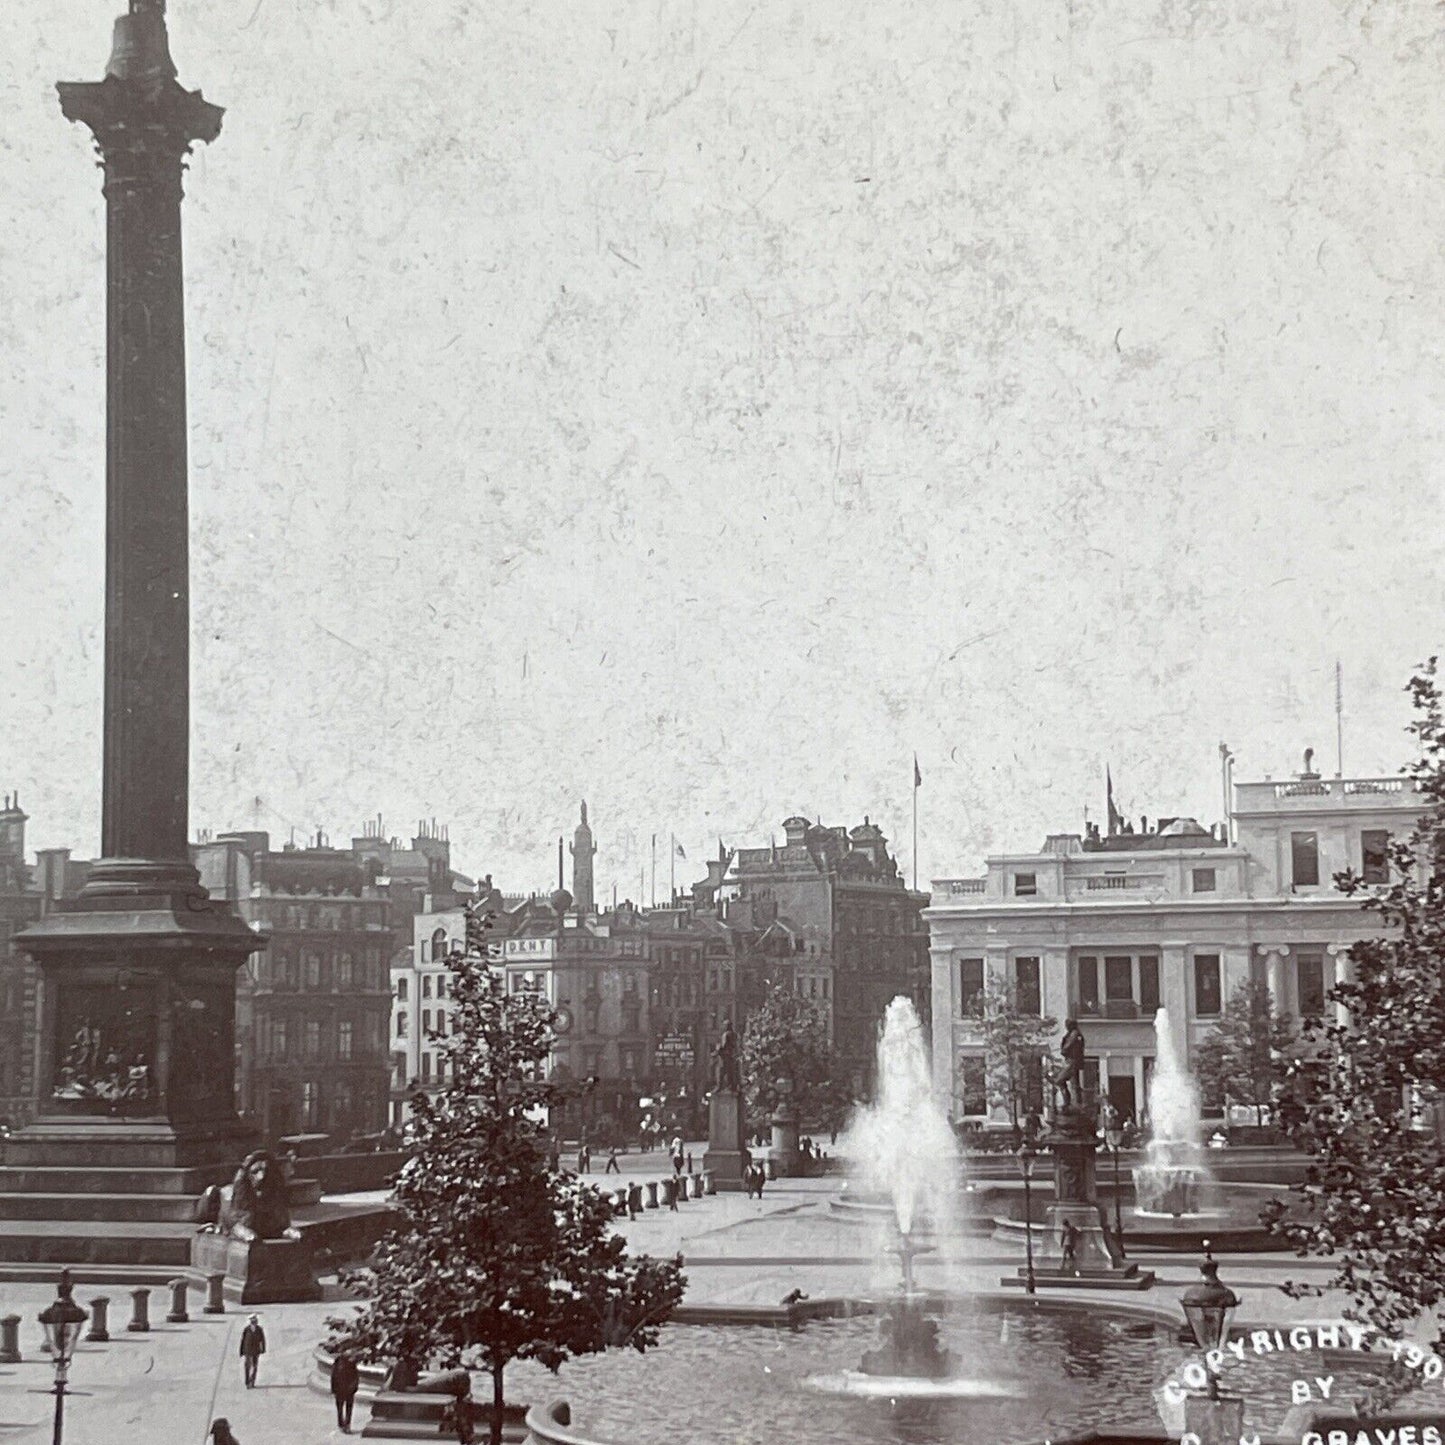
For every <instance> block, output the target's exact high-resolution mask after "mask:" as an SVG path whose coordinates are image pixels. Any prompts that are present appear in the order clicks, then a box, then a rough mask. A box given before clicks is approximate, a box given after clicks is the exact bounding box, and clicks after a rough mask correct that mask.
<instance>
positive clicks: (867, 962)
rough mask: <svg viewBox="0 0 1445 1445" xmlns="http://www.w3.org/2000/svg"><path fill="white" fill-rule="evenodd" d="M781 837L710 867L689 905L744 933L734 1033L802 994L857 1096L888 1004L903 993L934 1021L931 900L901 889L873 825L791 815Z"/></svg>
mask: <svg viewBox="0 0 1445 1445" xmlns="http://www.w3.org/2000/svg"><path fill="white" fill-rule="evenodd" d="M783 840H784V841H783V842H782V844H781V845H779V844H778V843H776V842H773V843H769V844H768V846H767V847H763V848H739V849H737V850H736V851H734V852H733V853H732V854H731V855H730V856H728V857H727V858H726V860H721V859H720V860H719V862H718V863H717V864H710V865H709V876H708V878H707V879H706V880H705V881H704V882H702V883H700V884H698V885H696V886H695V887H694V889H693V896H694V900H695V902H696V905H697V907H698V908H699V910H700V911H701V910H704V909H706V908H708V907H711V908H713V909H714V911H715V912H716V914H717V916H718V917H719V918H720V919H721V920H722V921H723V922H725V923H726V924H727V925H728V926H729V927H730V928H731V929H733V930H735V931H736V932H737V933H738V935H739V944H738V947H737V950H736V951H737V954H738V960H737V969H738V977H737V989H736V1000H735V1005H736V1011H737V1012H736V1023H737V1025H738V1027H739V1028H741V1027H742V1026H743V1024H744V1023H745V1022H746V1019H747V1016H748V1014H749V1013H750V1012H751V1011H752V1010H753V1009H755V1008H756V1007H757V1006H758V1005H759V1004H760V1003H761V1001H762V999H763V998H764V997H765V996H766V994H767V992H768V990H769V989H770V988H771V987H773V986H774V985H782V986H783V987H787V988H793V989H795V990H797V991H798V992H800V993H802V994H804V995H805V996H806V997H808V998H809V999H812V1000H814V1001H815V1002H817V1004H818V1005H819V1007H820V1008H821V1009H822V1010H823V1012H824V1014H825V1016H826V1017H827V1019H828V1023H829V1029H830V1032H831V1037H832V1041H833V1047H834V1049H835V1051H836V1054H837V1056H838V1058H839V1061H840V1063H841V1064H842V1066H843V1068H844V1070H845V1071H846V1076H847V1077H848V1079H849V1081H850V1082H851V1084H852V1087H853V1088H854V1090H855V1091H857V1092H859V1093H861V1092H863V1091H865V1090H867V1089H868V1088H869V1087H870V1085H871V1082H872V1075H873V1067H874V1051H875V1048H876V1045H877V1038H878V1025H879V1023H880V1022H881V1020H882V1018H883V1012H884V1010H885V1009H886V1008H887V1006H888V1004H889V1003H890V1002H891V1000H892V999H893V998H894V997H896V996H897V995H898V994H905V995H907V996H909V997H911V998H912V999H913V1000H914V1002H915V1004H916V1005H917V1006H918V1007H919V1009H920V1012H922V1013H923V1014H924V1015H925V1016H926V1015H927V1011H928V1008H929V1006H930V999H929V990H928V986H927V977H928V974H927V956H928V955H927V934H926V932H925V929H924V926H923V923H922V911H923V908H924V905H925V904H926V903H927V901H928V899H927V895H926V894H923V893H915V892H913V891H911V890H909V889H908V888H907V887H906V886H905V884H904V880H903V876H902V874H901V873H900V872H899V869H898V864H897V863H896V861H895V860H894V858H893V856H892V855H891V853H890V852H889V850H888V840H887V838H886V837H885V836H884V835H883V832H882V830H881V829H880V828H879V827H878V826H877V824H876V823H873V822H871V821H869V819H867V818H864V820H863V822H862V823H860V824H859V825H858V826H857V827H855V828H853V829H851V830H849V829H847V828H843V827H825V826H824V825H823V824H822V823H810V822H809V821H808V820H807V819H806V818H802V817H791V818H788V819H786V820H785V821H784V823H783Z"/></svg>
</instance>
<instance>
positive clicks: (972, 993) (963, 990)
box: [958, 958, 983, 1018]
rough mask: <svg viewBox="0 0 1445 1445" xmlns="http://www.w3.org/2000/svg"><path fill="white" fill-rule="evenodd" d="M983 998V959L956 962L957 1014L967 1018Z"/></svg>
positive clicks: (964, 959) (961, 959) (962, 959)
mask: <svg viewBox="0 0 1445 1445" xmlns="http://www.w3.org/2000/svg"><path fill="white" fill-rule="evenodd" d="M982 998H983V959H981V958H960V959H959V960H958V1012H959V1014H960V1015H961V1016H962V1017H964V1018H967V1017H968V1016H969V1015H970V1014H972V1013H973V1012H974V1011H975V1010H976V1009H977V1008H978V1006H979V1002H980V1001H981V1000H982Z"/></svg>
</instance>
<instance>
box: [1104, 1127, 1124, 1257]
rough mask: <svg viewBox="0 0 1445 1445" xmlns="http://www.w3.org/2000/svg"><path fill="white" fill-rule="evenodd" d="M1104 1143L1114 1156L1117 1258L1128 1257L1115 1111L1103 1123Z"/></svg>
mask: <svg viewBox="0 0 1445 1445" xmlns="http://www.w3.org/2000/svg"><path fill="white" fill-rule="evenodd" d="M1104 1143H1105V1144H1107V1145H1108V1146H1109V1153H1110V1154H1112V1155H1113V1156H1114V1238H1115V1240H1116V1241H1117V1243H1118V1245H1119V1258H1120V1259H1128V1258H1129V1256H1128V1255H1127V1254H1126V1253H1125V1252H1124V1212H1123V1207H1122V1205H1121V1204H1120V1195H1119V1150H1120V1148H1121V1147H1122V1145H1123V1143H1124V1131H1123V1129H1121V1128H1120V1127H1119V1116H1118V1113H1117V1112H1114V1111H1111V1117H1110V1118H1109V1120H1108V1122H1107V1123H1106V1124H1105V1125H1104Z"/></svg>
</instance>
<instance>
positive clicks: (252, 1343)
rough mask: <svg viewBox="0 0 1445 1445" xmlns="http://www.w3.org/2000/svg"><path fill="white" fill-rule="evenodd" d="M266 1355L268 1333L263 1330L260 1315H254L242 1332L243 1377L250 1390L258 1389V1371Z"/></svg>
mask: <svg viewBox="0 0 1445 1445" xmlns="http://www.w3.org/2000/svg"><path fill="white" fill-rule="evenodd" d="M265 1353H266V1331H265V1330H263V1329H262V1328H261V1319H260V1316H258V1315H252V1316H251V1318H250V1320H249V1321H248V1322H247V1324H246V1328H245V1329H244V1330H242V1331H241V1375H242V1377H243V1378H244V1379H245V1381H246V1388H247V1389H248V1390H252V1389H255V1387H256V1370H257V1368H258V1367H259V1366H260V1364H261V1356H262V1355H264V1354H265Z"/></svg>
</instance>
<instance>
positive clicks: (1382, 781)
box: [1240, 778, 1420, 798]
mask: <svg viewBox="0 0 1445 1445" xmlns="http://www.w3.org/2000/svg"><path fill="white" fill-rule="evenodd" d="M1259 786H1263V787H1268V788H1272V789H1273V792H1274V796H1275V797H1276V798H1331V797H1346V798H1355V797H1361V796H1365V797H1370V796H1376V797H1378V796H1380V795H1382V794H1391V793H1418V792H1419V791H1420V784H1419V781H1418V779H1415V778H1295V779H1293V780H1292V781H1290V782H1287V783H1274V784H1269V783H1266V784H1263V785H1261V784H1253V783H1243V784H1241V785H1240V792H1241V794H1246V795H1247V793H1248V791H1249V790H1251V789H1252V788H1255V787H1259Z"/></svg>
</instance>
